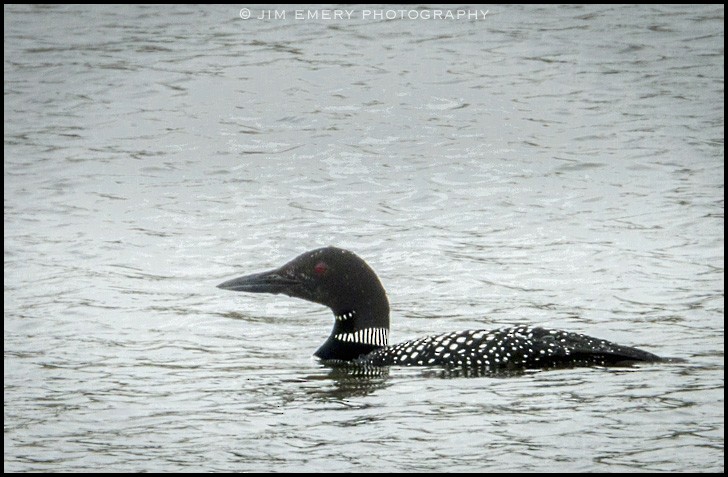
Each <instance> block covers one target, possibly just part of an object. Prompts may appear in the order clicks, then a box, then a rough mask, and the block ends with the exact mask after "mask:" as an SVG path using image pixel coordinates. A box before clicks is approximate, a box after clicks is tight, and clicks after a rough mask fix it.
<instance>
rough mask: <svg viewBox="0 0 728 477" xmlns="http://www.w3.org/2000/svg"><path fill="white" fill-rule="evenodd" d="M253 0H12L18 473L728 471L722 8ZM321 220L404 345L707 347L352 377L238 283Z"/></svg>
mask: <svg viewBox="0 0 728 477" xmlns="http://www.w3.org/2000/svg"><path fill="white" fill-rule="evenodd" d="M243 7H245V6H186V5H174V6H132V5H122V6H119V5H115V6H95V7H92V6H29V5H10V6H5V8H4V13H5V19H4V27H5V37H4V40H5V41H4V45H5V56H4V58H5V83H4V84H5V94H4V100H5V102H4V113H5V148H4V204H5V214H4V220H5V221H4V225H5V228H4V231H5V235H4V239H5V242H4V249H5V268H4V280H5V294H4V311H5V314H4V355H5V360H4V379H5V381H4V384H5V401H4V424H5V440H4V442H5V464H4V469H5V471H13V472H31V471H32V472H49V471H50V472H97V471H126V472H137V471H147V472H153V471H163V472H180V471H185V472H198V471H203V472H206V471H227V472H237V471H240V472H258V471H281V472H291V471H412V472H421V471H425V472H427V471H433V472H444V471H477V472H482V471H489V472H503V471H506V472H508V471H511V472H524V471H528V472H530V471H533V472H548V471H554V470H559V471H589V472H597V471H602V472H625V471H670V472H695V471H713V472H722V471H723V470H724V437H723V435H724V367H723V356H724V253H723V248H724V159H723V157H724V46H723V45H724V7H723V6H722V5H711V6H693V5H690V6H672V5H648V6H604V5H601V6H599V5H594V6H592V5H590V6H581V7H578V6H577V7H575V6H567V7H563V6H562V7H558V6H541V7H539V6H488V7H459V8H460V9H462V10H468V11H471V12H476V15H474V16H475V17H477V18H469V19H468V18H459V19H458V18H454V19H450V18H446V17H444V16H443V17H437V18H435V14H434V10H435V8H427V7H417V8H415V7H412V8H410V7H407V8H406V9H404V10H403V12H404V13H403V14H399V13H396V12H397V11H398V10H392V11H394V12H395V14H394V18H393V19H387V15H390V14H389V13H387V9H386V8H384V7H382V8H379V11H380V14H379V16H377V14H376V13H375V14H369V16H368V17H367V18H364V14H365V12H364V10H365V9H366V8H369V9H370V10H377V8H374V7H371V8H370V7H360V6H356V7H346V8H347V9H350V10H353V14H352V17H351V18H333V13H332V12H329V14H330V15H332V18H331V19H325V18H324V17H325V14H324V13H323V10H318V12H319V13H315V12H316V11H314V13H315V14H313V15H311V16H313V17H315V16H318V18H312V19H297V18H296V10H301V11H302V12H309V11H311V10H310V9H309V8H306V7H295V6H291V5H287V6H285V9H286V10H285V14H286V18H285V19H283V18H280V16H281V13H280V12H281V11H283V10H282V8H283V7H281V8H279V10H278V11H275V10H273V11H271V12H268V10H264V9H263V8H260V7H253V6H249V7H247V8H248V13H249V15H250V18H247V19H243V18H241V17H242V16H245V12H244V11H242V10H241V8H243ZM265 8H266V9H267V8H268V7H265ZM397 8H398V9H402V8H404V7H397ZM481 11H487V13H485V14H484V15H483V14H482V13H480V14H478V13H477V12H481ZM266 12H268V13H266ZM450 13H451V14H452V15H453V16H454V15H456V10H451V11H450ZM266 14H267V15H269V16H270V18H263V19H259V18H258V17H260V16H264V17H265V16H266ZM276 15H278V17H279V18H276ZM327 15H328V14H327ZM307 17H308V13H306V15H304V18H307ZM410 17H414V18H410ZM425 17H430V18H425ZM326 245H336V246H339V247H343V248H348V249H350V250H353V251H355V252H356V253H357V254H359V255H360V256H362V257H363V258H365V259H366V260H367V261H368V262H369V263H370V264H371V266H372V267H373V268H374V269H375V270H376V271H377V273H378V274H379V276H380V278H381V280H382V282H383V284H384V286H385V287H386V288H387V290H388V295H389V299H390V302H391V308H392V332H391V337H392V342H395V343H396V342H398V341H402V340H405V339H410V338H416V337H419V336H422V335H426V334H431V333H436V332H446V331H456V330H461V329H468V328H471V329H472V328H485V329H487V328H492V327H500V326H504V325H511V324H526V323H529V324H535V325H543V326H549V327H555V328H563V329H568V330H572V331H578V332H583V333H587V334H590V335H593V336H597V337H600V338H604V339H608V340H612V341H616V342H618V343H622V344H625V345H632V346H638V347H641V348H643V349H645V350H647V351H651V352H654V353H657V354H659V355H664V356H674V357H679V358H683V359H685V360H687V361H686V362H684V363H668V364H659V365H646V366H640V367H635V368H630V369H604V368H581V369H569V370H559V371H542V372H532V373H526V374H524V375H521V376H515V377H494V376H481V377H453V376H444V375H443V373H442V372H440V371H438V370H435V369H429V370H428V369H414V368H392V369H390V370H389V372H388V373H386V374H384V375H381V376H377V377H369V378H367V377H360V376H352V375H347V374H345V373H342V372H340V371H336V370H332V369H330V368H327V367H324V366H322V365H320V364H319V363H318V362H316V361H315V360H314V359H313V358H312V357H311V355H312V353H313V351H315V350H316V349H317V347H318V346H319V345H320V344H321V343H322V342H323V341H324V339H325V338H326V337H327V336H328V334H329V332H330V329H331V326H332V322H333V317H332V316H331V313H330V312H329V311H328V310H326V309H324V308H322V307H321V306H318V305H315V304H312V303H308V302H304V301H299V300H294V299H290V298H287V297H281V296H272V295H249V294H240V293H231V292H227V291H224V290H219V289H217V288H215V286H216V285H217V284H218V283H220V282H222V281H224V280H227V279H230V278H233V277H236V276H239V275H242V274H245V273H251V272H256V271H262V270H266V269H269V268H271V267H273V266H277V265H280V264H282V263H284V262H285V261H287V260H289V259H291V258H293V257H295V256H296V255H298V254H299V253H302V252H304V251H306V250H309V249H312V248H317V247H321V246H326Z"/></svg>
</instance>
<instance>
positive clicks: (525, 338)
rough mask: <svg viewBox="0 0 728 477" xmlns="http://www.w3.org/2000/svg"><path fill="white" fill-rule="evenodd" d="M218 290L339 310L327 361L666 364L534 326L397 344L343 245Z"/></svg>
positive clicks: (483, 365)
mask: <svg viewBox="0 0 728 477" xmlns="http://www.w3.org/2000/svg"><path fill="white" fill-rule="evenodd" d="M218 288H223V289H225V290H233V291H242V292H252V293H274V294H278V293H283V294H284V295H288V296H291V297H296V298H303V299H304V300H308V301H312V302H315V303H320V304H322V305H326V306H328V307H329V308H331V310H332V311H333V312H334V317H335V320H334V329H333V330H332V332H331V335H330V336H329V338H328V339H327V340H326V342H325V343H324V344H323V345H322V346H321V347H320V348H319V349H318V350H317V351H316V352H315V353H314V355H315V356H317V357H318V358H320V359H321V360H325V361H334V362H346V363H351V364H355V365H363V366H389V365H403V366H441V367H445V368H449V369H453V368H478V369H482V370H486V371H517V370H525V369H546V368H555V367H576V366H619V365H623V366H624V365H628V364H631V363H633V362H637V361H643V362H654V361H662V360H663V359H662V358H660V357H659V356H656V355H654V354H652V353H648V352H646V351H642V350H640V349H637V348H631V347H628V346H620V345H617V344H615V343H611V342H609V341H605V340H601V339H598V338H592V337H591V336H587V335H583V334H577V333H571V332H568V331H561V330H549V329H544V328H536V327H531V326H526V325H523V326H515V327H510V328H501V329H496V330H469V331H460V332H454V333H443V334H439V335H433V336H427V337H425V338H421V339H416V340H411V341H405V342H404V343H399V344H396V345H392V346H390V345H389V302H388V301H387V294H386V293H385V291H384V287H382V284H381V283H380V281H379V278H378V277H377V275H376V274H375V273H374V271H373V270H372V269H371V268H370V267H369V265H367V263H366V262H364V260H362V259H361V258H359V257H358V256H357V255H355V254H354V253H352V252H350V251H348V250H343V249H340V248H335V247H326V248H320V249H317V250H312V251H310V252H306V253H304V254H302V255H300V256H298V257H296V258H294V259H293V260H291V261H290V262H288V263H286V264H285V265H283V266H282V267H280V268H277V269H275V270H270V271H267V272H263V273H256V274H253V275H246V276H243V277H239V278H235V279H233V280H229V281H226V282H224V283H221V284H220V285H218Z"/></svg>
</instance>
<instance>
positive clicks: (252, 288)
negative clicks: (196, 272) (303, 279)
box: [217, 269, 301, 295]
mask: <svg viewBox="0 0 728 477" xmlns="http://www.w3.org/2000/svg"><path fill="white" fill-rule="evenodd" d="M300 284H301V283H300V282H299V281H298V280H294V279H292V278H288V277H286V276H285V275H283V274H282V273H281V270H280V269H275V270H271V271H268V272H263V273H254V274H252V275H246V276H244V277H238V278H233V279H232V280H228V281H226V282H223V283H221V284H219V285H218V286H217V287H218V288H222V289H223V290H232V291H240V292H249V293H274V294H278V293H284V294H286V295H288V294H290V293H291V291H292V289H293V288H295V287H296V286H297V285H300Z"/></svg>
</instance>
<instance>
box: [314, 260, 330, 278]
mask: <svg viewBox="0 0 728 477" xmlns="http://www.w3.org/2000/svg"><path fill="white" fill-rule="evenodd" d="M328 270H329V266H328V265H326V263H325V262H319V263H317V264H316V265H315V266H314V267H313V272H314V273H315V274H316V276H319V277H322V276H324V274H325V273H326V272H327V271H328Z"/></svg>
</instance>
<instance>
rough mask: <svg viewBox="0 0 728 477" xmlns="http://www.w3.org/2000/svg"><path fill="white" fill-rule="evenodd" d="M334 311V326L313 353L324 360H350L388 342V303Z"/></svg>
mask: <svg viewBox="0 0 728 477" xmlns="http://www.w3.org/2000/svg"><path fill="white" fill-rule="evenodd" d="M365 310H366V311H360V310H359V309H345V310H339V311H336V312H334V328H333V330H331V335H329V338H328V339H327V340H326V342H325V343H324V344H323V345H321V347H320V348H319V349H318V350H317V351H316V352H315V353H314V355H315V356H317V357H318V358H320V359H323V360H330V359H334V360H343V361H351V360H353V359H356V358H357V357H359V356H361V355H364V354H367V353H370V352H372V351H374V350H376V349H379V348H383V347H385V346H387V345H388V344H389V304H388V303H387V302H386V299H385V301H384V306H380V307H373V308H367V309H365Z"/></svg>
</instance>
